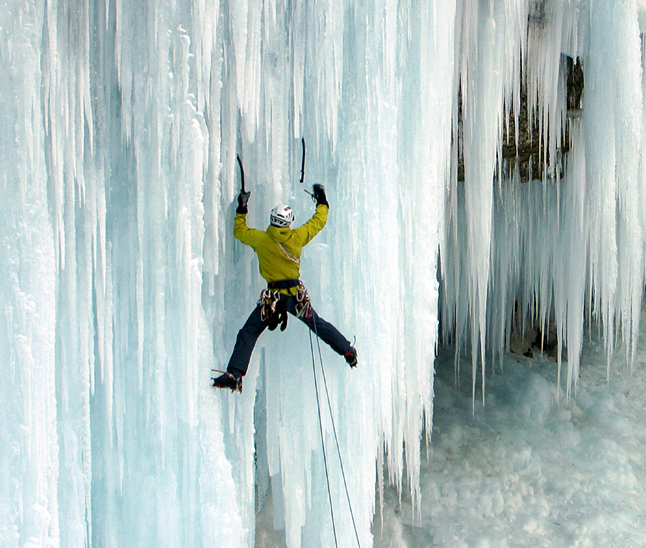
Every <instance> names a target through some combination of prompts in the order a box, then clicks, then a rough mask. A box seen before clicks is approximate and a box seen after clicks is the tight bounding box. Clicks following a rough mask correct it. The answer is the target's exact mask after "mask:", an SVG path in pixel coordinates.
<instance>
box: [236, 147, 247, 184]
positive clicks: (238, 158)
mask: <svg viewBox="0 0 646 548" xmlns="http://www.w3.org/2000/svg"><path fill="white" fill-rule="evenodd" d="M236 158H237V160H238V165H239V166H240V179H241V181H242V193H243V194H246V193H247V189H246V188H245V186H244V168H243V167H242V160H241V159H240V155H239V154H236Z"/></svg>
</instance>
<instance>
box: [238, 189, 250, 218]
mask: <svg viewBox="0 0 646 548" xmlns="http://www.w3.org/2000/svg"><path fill="white" fill-rule="evenodd" d="M249 196H251V191H249V192H240V194H238V209H236V213H242V214H243V215H246V214H247V212H248V210H247V203H248V202H249Z"/></svg>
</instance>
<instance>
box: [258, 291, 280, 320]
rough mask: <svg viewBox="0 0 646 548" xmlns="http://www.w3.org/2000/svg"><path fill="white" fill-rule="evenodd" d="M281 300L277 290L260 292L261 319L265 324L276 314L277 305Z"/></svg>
mask: <svg viewBox="0 0 646 548" xmlns="http://www.w3.org/2000/svg"><path fill="white" fill-rule="evenodd" d="M279 299H280V292H279V291H277V290H275V289H263V290H262V291H261V292H260V299H258V306H259V307H260V317H261V318H262V321H263V322H266V321H269V318H271V317H272V316H273V315H274V314H275V313H276V305H277V304H278V300H279Z"/></svg>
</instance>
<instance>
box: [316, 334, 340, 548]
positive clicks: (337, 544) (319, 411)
mask: <svg viewBox="0 0 646 548" xmlns="http://www.w3.org/2000/svg"><path fill="white" fill-rule="evenodd" d="M315 325H316V324H315ZM310 351H311V353H312V371H313V373H314V390H315V392H316V408H317V409H318V413H319V429H320V430H321V445H322V447H323V464H324V465H325V479H326V481H327V496H328V500H329V501H330V514H331V516H332V532H333V533H334V545H335V546H336V548H339V542H338V540H337V537H336V523H335V521H334V506H333V505H332V492H331V490H330V473H329V471H328V465H327V453H326V451H325V437H324V436H323V419H322V417H321V403H320V402H319V389H318V382H317V380H316V366H315V358H314V344H313V343H312V332H311V331H310Z"/></svg>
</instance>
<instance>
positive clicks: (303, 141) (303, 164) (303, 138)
mask: <svg viewBox="0 0 646 548" xmlns="http://www.w3.org/2000/svg"><path fill="white" fill-rule="evenodd" d="M301 145H303V159H302V161H301V180H300V181H299V182H300V183H303V181H305V137H302V138H301ZM303 192H305V193H306V194H309V195H310V196H311V197H312V200H316V196H314V194H313V193H312V192H310V191H309V190H307V189H305V188H304V189H303Z"/></svg>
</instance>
